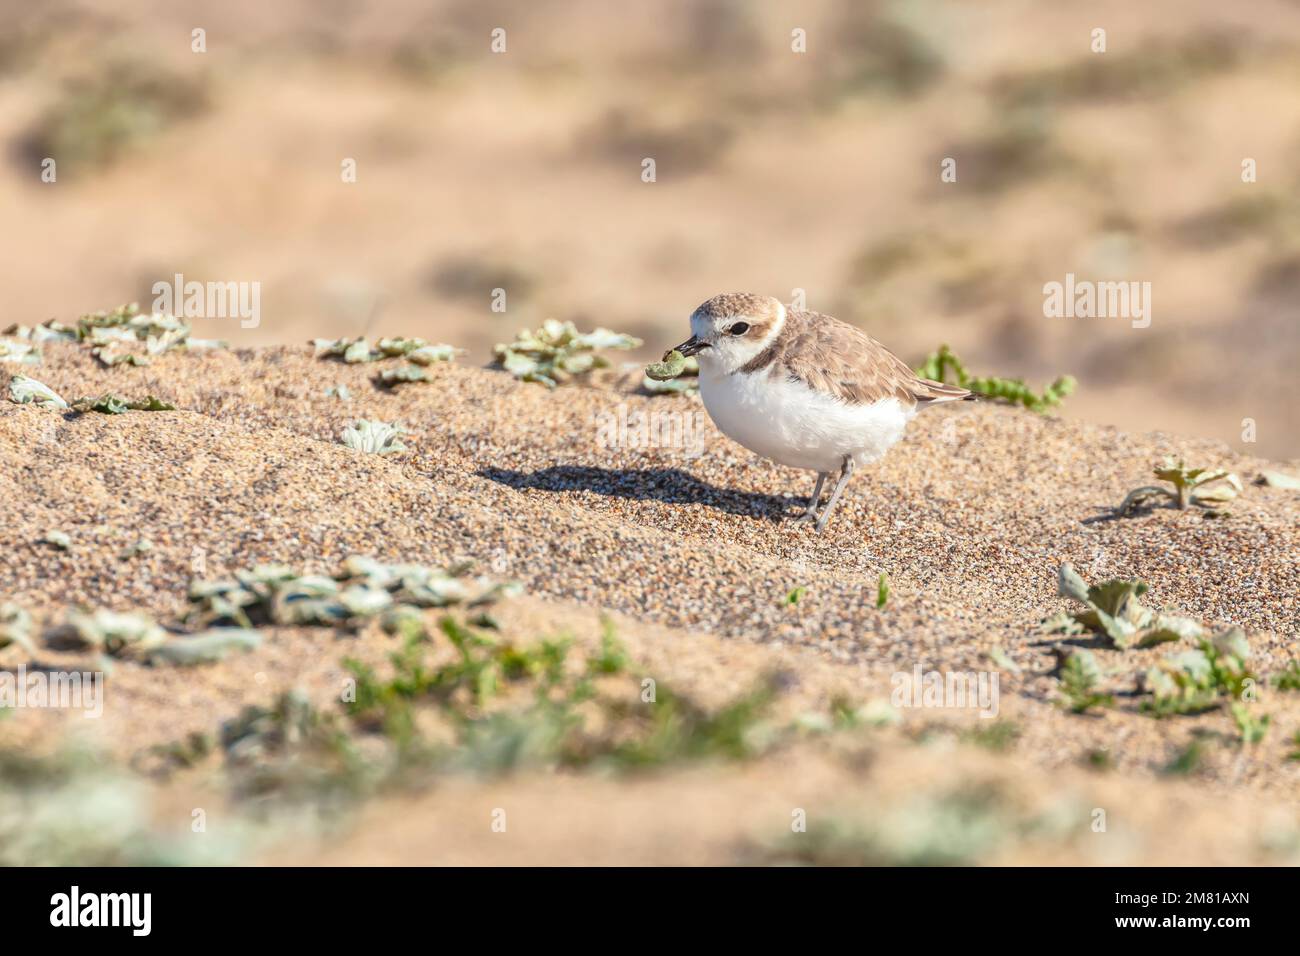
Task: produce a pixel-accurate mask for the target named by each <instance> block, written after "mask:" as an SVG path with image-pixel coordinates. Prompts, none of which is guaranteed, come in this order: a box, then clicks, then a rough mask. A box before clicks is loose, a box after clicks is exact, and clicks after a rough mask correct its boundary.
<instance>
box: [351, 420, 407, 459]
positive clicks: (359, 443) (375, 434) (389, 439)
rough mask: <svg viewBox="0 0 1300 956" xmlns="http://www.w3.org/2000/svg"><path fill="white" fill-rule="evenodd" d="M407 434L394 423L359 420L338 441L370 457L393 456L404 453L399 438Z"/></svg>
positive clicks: (403, 446)
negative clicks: (370, 455)
mask: <svg viewBox="0 0 1300 956" xmlns="http://www.w3.org/2000/svg"><path fill="white" fill-rule="evenodd" d="M405 434H408V433H407V431H406V429H405V428H403V427H402V426H401V425H399V424H398V423H396V422H373V421H370V420H368V419H364V418H363V419H359V420H358V421H356V422H353V423H352V424H351V425H349V426H348V427H347V428H345V429H343V434H342V435H340V436H339V441H341V442H343V444H345V445H347V446H348V447H349V448H351V449H353V450H355V451H360V452H366V453H367V454H372V455H393V454H396V453H398V452H403V451H406V446H405V445H404V444H402V439H401V436H402V435H405Z"/></svg>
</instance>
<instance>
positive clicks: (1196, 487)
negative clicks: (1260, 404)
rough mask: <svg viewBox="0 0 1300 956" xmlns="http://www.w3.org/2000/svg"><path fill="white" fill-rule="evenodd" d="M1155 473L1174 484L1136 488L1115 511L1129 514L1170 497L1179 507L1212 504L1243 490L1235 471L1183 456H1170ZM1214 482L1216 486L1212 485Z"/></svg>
mask: <svg viewBox="0 0 1300 956" xmlns="http://www.w3.org/2000/svg"><path fill="white" fill-rule="evenodd" d="M1155 476H1156V477H1157V478H1159V479H1160V480H1161V481H1167V482H1169V483H1170V484H1171V485H1173V488H1172V489H1169V488H1162V487H1160V486H1159V485H1143V486H1142V487H1141V488H1134V489H1133V490H1132V491H1130V492H1129V493H1128V494H1127V495H1125V496H1124V500H1123V501H1122V502H1120V504H1119V507H1117V508H1116V509H1115V513H1116V514H1117V515H1126V514H1129V513H1130V512H1131V511H1133V510H1134V509H1136V508H1140V507H1143V506H1144V505H1147V504H1149V503H1150V502H1151V501H1152V500H1153V499H1160V498H1166V499H1169V500H1170V501H1171V502H1172V503H1173V505H1174V507H1176V508H1178V509H1179V510H1185V509H1186V508H1187V507H1188V506H1189V505H1199V506H1200V507H1203V508H1208V507H1211V506H1212V505H1215V504H1223V503H1226V502H1228V501H1231V500H1232V499H1233V498H1235V497H1237V495H1239V494H1241V491H1242V484H1241V479H1240V478H1238V477H1237V476H1236V475H1235V474H1233V473H1232V472H1230V471H1225V470H1223V469H1218V470H1215V471H1211V470H1209V469H1207V468H1188V467H1187V466H1186V465H1184V464H1183V462H1182V460H1181V459H1180V460H1178V461H1176V462H1175V461H1174V460H1173V459H1172V458H1166V459H1165V463H1164V465H1162V466H1160V467H1158V468H1156V469H1155ZM1211 485H1213V486H1214V487H1209V486H1211Z"/></svg>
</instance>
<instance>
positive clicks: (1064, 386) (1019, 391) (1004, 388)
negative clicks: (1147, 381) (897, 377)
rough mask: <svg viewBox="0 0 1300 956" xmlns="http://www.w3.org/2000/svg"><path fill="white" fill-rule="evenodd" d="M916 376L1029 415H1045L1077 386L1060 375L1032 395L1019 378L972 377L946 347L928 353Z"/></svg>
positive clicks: (1068, 377)
mask: <svg viewBox="0 0 1300 956" xmlns="http://www.w3.org/2000/svg"><path fill="white" fill-rule="evenodd" d="M916 374H917V375H919V376H921V377H922V378H928V379H930V380H931V381H934V382H942V383H944V384H945V385H958V386H960V387H961V388H965V389H969V390H970V391H972V392H974V393H975V394H976V395H982V396H984V397H985V398H991V399H994V400H996V401H1000V402H1007V403H1009V404H1012V405H1021V406H1023V407H1025V408H1027V409H1029V410H1030V411H1031V412H1039V413H1043V412H1047V411H1049V410H1050V409H1052V408H1055V407H1056V406H1057V405H1060V404H1061V402H1062V400H1064V399H1065V398H1066V397H1067V396H1068V395H1070V394H1071V393H1072V392H1073V391H1074V389H1075V386H1076V385H1077V384H1078V383H1077V382H1076V381H1075V380H1074V377H1073V376H1070V375H1062V376H1061V377H1060V378H1058V379H1057V380H1056V381H1054V382H1053V383H1052V384H1051V385H1049V386H1047V388H1045V389H1044V390H1043V393H1042V394H1041V395H1037V394H1035V393H1034V391H1033V390H1032V389H1030V388H1029V386H1027V385H1026V384H1025V383H1024V382H1023V381H1022V380H1020V379H1018V378H997V377H992V376H990V377H985V378H975V377H974V376H972V375H970V374H969V373H968V372H967V371H966V366H965V365H963V364H962V361H961V359H959V358H958V357H957V356H956V355H955V354H954V353H953V351H952V349H950V348H949V347H948V346H947V345H941V346H939V351H937V352H934V353H931V355H930V356H929V357H928V358H927V359H926V360H925V364H923V365H922V366H921V367H920V368H918V369H917V370H916Z"/></svg>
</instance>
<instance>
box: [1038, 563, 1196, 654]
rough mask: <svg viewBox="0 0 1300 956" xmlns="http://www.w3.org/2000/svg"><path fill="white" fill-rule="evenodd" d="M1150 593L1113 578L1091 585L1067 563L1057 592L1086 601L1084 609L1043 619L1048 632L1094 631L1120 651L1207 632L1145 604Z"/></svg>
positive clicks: (1141, 585)
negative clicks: (1144, 598)
mask: <svg viewBox="0 0 1300 956" xmlns="http://www.w3.org/2000/svg"><path fill="white" fill-rule="evenodd" d="M1146 592H1147V585H1146V584H1145V582H1142V581H1127V580H1122V579H1113V580H1110V581H1103V582H1102V583H1101V584H1095V585H1092V586H1089V585H1088V583H1087V582H1086V581H1084V580H1083V578H1081V577H1080V576H1079V574H1078V573H1077V572H1076V571H1075V570H1074V568H1073V567H1072V566H1071V565H1070V564H1069V563H1068V562H1067V563H1065V564H1062V565H1061V567H1060V570H1059V572H1058V576H1057V593H1058V594H1059V595H1060V596H1061V597H1068V598H1072V599H1074V600H1075V601H1078V602H1079V603H1081V604H1083V605H1084V606H1085V607H1086V610H1083V611H1073V612H1070V611H1061V612H1060V613H1058V614H1055V615H1053V616H1052V617H1050V618H1048V619H1047V620H1046V621H1044V622H1043V629H1044V630H1045V631H1047V632H1048V633H1064V634H1082V633H1084V632H1085V631H1093V632H1095V633H1097V634H1102V635H1104V636H1105V637H1107V638H1108V639H1109V640H1110V642H1111V643H1112V644H1113V645H1114V646H1115V647H1117V648H1119V649H1120V650H1126V649H1128V648H1130V647H1153V646H1155V645H1156V644H1162V643H1165V642H1168V641H1178V640H1182V639H1183V638H1197V637H1200V636H1201V635H1203V634H1204V632H1205V631H1204V628H1202V627H1201V625H1200V623H1199V622H1197V621H1193V620H1191V619H1190V618H1185V617H1176V616H1174V615H1170V614H1162V613H1159V612H1157V611H1153V610H1151V609H1150V608H1148V607H1145V606H1143V604H1142V602H1141V601H1140V600H1139V599H1140V598H1141V597H1142V595H1143V594H1145V593H1146Z"/></svg>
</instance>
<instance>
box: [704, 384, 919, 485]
mask: <svg viewBox="0 0 1300 956" xmlns="http://www.w3.org/2000/svg"><path fill="white" fill-rule="evenodd" d="M700 364H701V367H700V397H701V398H703V399H704V407H705V408H706V409H708V412H709V417H710V418H712V419H713V422H714V424H716V425H717V426H718V428H719V429H720V430H721V431H722V432H723V434H725V435H726V436H727V437H728V438H731V439H733V440H734V441H737V442H739V443H740V444H742V445H744V446H745V447H746V448H748V449H749V450H750V451H752V452H755V453H757V454H759V455H762V456H763V457H764V458H770V459H772V460H773V461H775V462H778V463H779V464H782V465H787V466H789V467H791V468H805V469H808V470H810V471H830V472H836V471H839V469H840V466H841V465H842V464H843V463H844V457H845V456H846V455H852V456H853V461H854V464H857V465H864V464H868V463H870V462H873V461H876V460H878V459H879V458H880V457H881V456H882V455H884V454H885V452H886V451H888V450H889V449H890V447H891V446H893V445H894V444H895V443H897V441H898V440H899V439H900V438H902V437H903V429H904V428H906V427H907V423H908V422H909V421H911V420H912V417H913V416H914V415H915V414H916V409H915V408H914V407H911V408H909V407H905V406H904V405H903V404H902V403H901V402H900V401H899V400H898V399H896V398H887V399H884V400H883V401H879V402H875V403H873V404H871V405H851V404H848V403H845V402H842V401H839V400H837V399H835V398H834V397H832V396H829V395H825V394H823V393H821V392H817V391H814V390H813V389H811V388H809V387H808V386H807V385H805V384H803V383H802V382H799V381H791V380H790V378H789V376H787V375H781V374H778V375H775V376H772V375H770V374H769V372H770V370H769V369H764V370H763V371H761V372H757V373H745V372H735V373H732V374H730V375H728V374H726V373H722V372H718V371H712V372H711V371H710V370H708V369H706V368H705V367H704V366H705V363H703V362H702V363H700Z"/></svg>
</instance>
